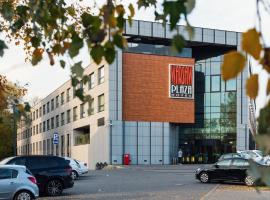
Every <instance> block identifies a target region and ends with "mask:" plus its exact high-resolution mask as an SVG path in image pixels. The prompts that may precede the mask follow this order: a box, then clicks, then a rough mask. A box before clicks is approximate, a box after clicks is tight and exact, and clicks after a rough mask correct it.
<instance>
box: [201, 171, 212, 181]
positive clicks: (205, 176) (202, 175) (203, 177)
mask: <svg viewBox="0 0 270 200" xmlns="http://www.w3.org/2000/svg"><path fill="white" fill-rule="evenodd" d="M200 181H201V182H202V183H208V182H209V181H210V179H209V175H208V173H207V172H202V173H200Z"/></svg>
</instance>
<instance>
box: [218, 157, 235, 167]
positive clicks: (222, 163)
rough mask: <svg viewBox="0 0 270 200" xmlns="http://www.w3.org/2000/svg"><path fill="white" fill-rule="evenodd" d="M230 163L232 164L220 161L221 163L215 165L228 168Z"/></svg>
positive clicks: (228, 161)
mask: <svg viewBox="0 0 270 200" xmlns="http://www.w3.org/2000/svg"><path fill="white" fill-rule="evenodd" d="M231 162H232V160H230V159H228V160H221V161H219V162H217V163H216V164H217V165H218V166H224V167H228V166H230V164H231Z"/></svg>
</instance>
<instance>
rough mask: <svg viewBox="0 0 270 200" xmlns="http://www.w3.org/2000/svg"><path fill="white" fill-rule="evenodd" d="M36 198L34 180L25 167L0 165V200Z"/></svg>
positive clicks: (29, 199)
mask: <svg viewBox="0 0 270 200" xmlns="http://www.w3.org/2000/svg"><path fill="white" fill-rule="evenodd" d="M38 196H39V190H38V186H37V184H36V179H35V177H34V176H33V175H32V174H31V172H29V171H28V170H27V169H26V167H25V166H21V165H0V199H14V200H32V199H35V198H37V197H38Z"/></svg>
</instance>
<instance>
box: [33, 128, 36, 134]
mask: <svg viewBox="0 0 270 200" xmlns="http://www.w3.org/2000/svg"><path fill="white" fill-rule="evenodd" d="M35 134H36V129H35V126H33V135H35Z"/></svg>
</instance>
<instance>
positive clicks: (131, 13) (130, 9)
mask: <svg viewBox="0 0 270 200" xmlns="http://www.w3.org/2000/svg"><path fill="white" fill-rule="evenodd" d="M128 9H129V12H130V15H129V16H128V23H129V25H130V26H131V24H132V18H133V17H134V15H135V9H134V7H133V5H132V4H131V3H130V4H129V6H128Z"/></svg>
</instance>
